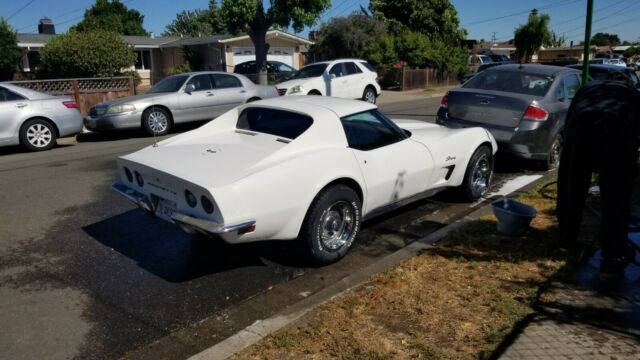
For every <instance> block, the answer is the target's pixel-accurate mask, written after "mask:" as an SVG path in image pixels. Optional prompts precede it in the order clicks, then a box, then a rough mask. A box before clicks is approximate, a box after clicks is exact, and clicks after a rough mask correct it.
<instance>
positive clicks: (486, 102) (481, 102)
mask: <svg viewBox="0 0 640 360" xmlns="http://www.w3.org/2000/svg"><path fill="white" fill-rule="evenodd" d="M490 103H491V101H489V100H480V104H481V105H489V104H490Z"/></svg>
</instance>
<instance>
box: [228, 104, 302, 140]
mask: <svg viewBox="0 0 640 360" xmlns="http://www.w3.org/2000/svg"><path fill="white" fill-rule="evenodd" d="M311 124H313V119H311V118H310V117H309V116H306V115H302V114H298V113H294V112H289V111H284V110H274V109H265V108H259V107H252V108H247V109H244V110H243V111H242V113H240V116H239V117H238V124H237V125H236V127H237V128H238V129H241V130H250V131H255V132H260V133H265V134H271V135H275V136H280V137H283V138H287V139H295V138H297V137H298V136H300V134H302V133H303V132H305V131H306V130H307V129H308V128H309V127H310V126H311Z"/></svg>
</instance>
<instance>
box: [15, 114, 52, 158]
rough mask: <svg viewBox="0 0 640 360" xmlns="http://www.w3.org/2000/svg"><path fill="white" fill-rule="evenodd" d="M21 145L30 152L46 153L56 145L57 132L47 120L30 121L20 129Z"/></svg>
mask: <svg viewBox="0 0 640 360" xmlns="http://www.w3.org/2000/svg"><path fill="white" fill-rule="evenodd" d="M20 143H21V144H22V146H24V147H25V148H27V149H28V150H30V151H45V150H49V149H51V148H53V147H54V146H55V145H56V130H55V129H54V128H53V125H51V123H49V122H48V121H46V120H42V119H33V120H29V121H27V122H25V123H24V125H22V128H20Z"/></svg>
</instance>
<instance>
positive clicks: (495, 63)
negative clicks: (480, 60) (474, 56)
mask: <svg viewBox="0 0 640 360" xmlns="http://www.w3.org/2000/svg"><path fill="white" fill-rule="evenodd" d="M498 65H502V63H501V62H492V63H486V64H482V65H480V66H478V67H477V68H476V69H475V71H473V72H472V73H471V74H467V75H465V76H463V77H462V79H460V83H461V84H464V83H465V82H467V81H469V79H471V78H472V77H474V76H476V75H477V74H479V73H481V72H483V71H485V70H487V69H488V68H491V67H494V66H498Z"/></svg>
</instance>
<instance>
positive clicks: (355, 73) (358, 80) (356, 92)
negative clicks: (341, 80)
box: [344, 61, 367, 99]
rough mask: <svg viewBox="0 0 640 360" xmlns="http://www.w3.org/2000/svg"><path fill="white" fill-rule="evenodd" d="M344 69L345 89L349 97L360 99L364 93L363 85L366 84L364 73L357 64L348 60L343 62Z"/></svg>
mask: <svg viewBox="0 0 640 360" xmlns="http://www.w3.org/2000/svg"><path fill="white" fill-rule="evenodd" d="M344 67H345V70H346V74H347V75H346V79H347V89H348V91H349V98H350V99H360V98H362V95H363V94H364V87H365V86H367V83H366V82H367V78H366V75H365V74H364V73H363V72H362V70H360V68H359V67H358V65H356V64H355V63H353V62H351V61H349V62H345V63H344Z"/></svg>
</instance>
